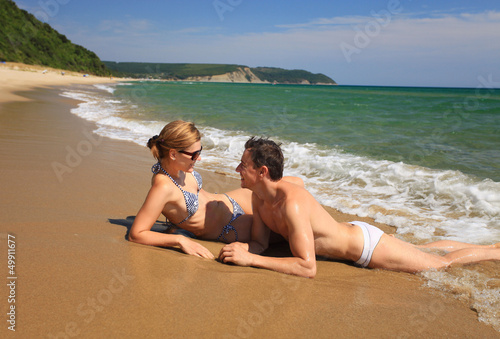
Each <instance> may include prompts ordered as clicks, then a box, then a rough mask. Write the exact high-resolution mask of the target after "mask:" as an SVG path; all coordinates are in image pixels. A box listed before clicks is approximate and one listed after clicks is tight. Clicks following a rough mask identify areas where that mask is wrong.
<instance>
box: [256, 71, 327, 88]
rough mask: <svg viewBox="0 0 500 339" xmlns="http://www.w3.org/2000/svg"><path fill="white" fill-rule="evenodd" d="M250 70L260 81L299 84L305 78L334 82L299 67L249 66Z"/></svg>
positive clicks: (315, 82) (320, 81)
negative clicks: (289, 68)
mask: <svg viewBox="0 0 500 339" xmlns="http://www.w3.org/2000/svg"><path fill="white" fill-rule="evenodd" d="M251 70H252V73H253V74H255V75H256V76H257V77H258V78H259V79H260V80H262V81H269V82H278V83H281V84H285V83H289V84H300V83H301V82H302V81H303V80H307V81H309V82H310V83H311V84H317V83H323V84H335V81H333V80H332V79H331V78H329V77H327V76H326V75H324V74H321V73H317V74H313V73H311V72H308V71H304V70H301V69H294V70H286V69H283V68H274V67H256V68H251Z"/></svg>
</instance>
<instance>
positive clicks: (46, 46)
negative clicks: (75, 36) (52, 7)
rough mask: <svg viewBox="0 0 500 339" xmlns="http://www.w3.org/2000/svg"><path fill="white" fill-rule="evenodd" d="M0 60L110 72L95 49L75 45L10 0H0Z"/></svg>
mask: <svg viewBox="0 0 500 339" xmlns="http://www.w3.org/2000/svg"><path fill="white" fill-rule="evenodd" d="M0 60H1V61H11V62H21V63H25V64H30V65H43V66H49V67H53V68H60V69H66V70H70V71H76V72H85V73H90V74H95V75H109V74H110V72H109V70H108V69H107V68H106V66H105V65H104V63H103V62H102V61H101V60H100V59H99V57H98V56H97V55H96V54H95V53H94V52H91V51H89V50H87V49H86V48H84V47H82V46H79V45H75V44H73V43H72V42H71V41H70V40H68V39H67V38H66V36H64V35H62V34H59V33H58V32H57V31H56V30H54V29H53V28H52V27H50V25H49V24H47V23H43V22H41V21H39V20H38V19H36V18H35V17H34V16H33V15H32V14H29V13H28V12H26V11H25V10H22V9H19V8H18V7H17V6H16V4H15V3H14V2H13V1H11V0H0Z"/></svg>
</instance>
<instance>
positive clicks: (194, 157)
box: [179, 146, 203, 161]
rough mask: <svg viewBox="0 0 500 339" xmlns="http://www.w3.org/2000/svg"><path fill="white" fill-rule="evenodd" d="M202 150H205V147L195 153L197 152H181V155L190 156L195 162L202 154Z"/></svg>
mask: <svg viewBox="0 0 500 339" xmlns="http://www.w3.org/2000/svg"><path fill="white" fill-rule="evenodd" d="M202 149H203V146H202V147H201V148H200V149H199V150H198V151H195V152H186V151H179V153H182V154H186V155H189V156H190V157H191V160H193V161H194V160H196V159H198V157H199V156H200V154H201V150H202Z"/></svg>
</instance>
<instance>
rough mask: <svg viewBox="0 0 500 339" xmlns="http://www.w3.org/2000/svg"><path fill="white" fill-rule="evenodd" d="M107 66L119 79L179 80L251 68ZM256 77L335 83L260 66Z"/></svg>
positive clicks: (320, 76) (111, 63)
mask: <svg viewBox="0 0 500 339" xmlns="http://www.w3.org/2000/svg"><path fill="white" fill-rule="evenodd" d="M104 64H105V65H106V66H107V67H108V68H109V69H110V70H111V71H112V73H113V75H115V76H118V77H131V78H154V79H177V80H184V79H187V78H189V77H199V76H214V75H220V74H226V73H231V72H235V71H237V70H238V69H242V68H249V67H247V66H243V65H231V64H229V65H227V64H176V63H144V62H114V61H104ZM250 70H251V71H252V73H253V74H255V76H257V78H259V79H260V80H262V81H268V82H270V83H273V82H276V83H282V84H300V83H303V82H304V81H308V82H309V83H311V84H317V83H322V84H336V83H335V81H333V80H332V79H331V78H329V77H327V76H326V75H324V74H313V73H311V72H308V71H304V70H286V69H283V68H273V67H257V68H250Z"/></svg>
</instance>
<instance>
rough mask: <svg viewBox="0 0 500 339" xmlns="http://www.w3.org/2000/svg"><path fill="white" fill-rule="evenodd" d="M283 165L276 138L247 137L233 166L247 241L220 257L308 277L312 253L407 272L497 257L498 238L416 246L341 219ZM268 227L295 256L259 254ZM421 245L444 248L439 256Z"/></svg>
mask: <svg viewBox="0 0 500 339" xmlns="http://www.w3.org/2000/svg"><path fill="white" fill-rule="evenodd" d="M283 164H284V159H283V153H282V152H281V149H280V147H279V146H278V145H277V144H276V143H275V142H273V141H271V140H268V139H257V138H251V139H250V140H248V141H247V142H246V144H245V151H244V153H243V156H242V158H241V163H240V164H239V165H238V167H237V168H236V171H237V172H239V173H240V176H241V187H243V188H249V189H250V190H251V191H252V192H253V195H252V205H253V224H252V231H251V241H250V243H241V242H234V243H231V244H228V245H226V246H224V247H223V248H222V249H221V251H220V254H219V259H220V260H221V261H222V262H224V263H234V264H237V265H241V266H254V267H261V268H267V269H270V270H273V271H278V272H283V273H288V274H294V275H298V276H302V277H309V278H312V277H314V276H315V275H316V255H320V256H324V257H328V258H332V259H346V260H350V261H353V262H356V264H358V265H360V266H362V267H369V268H383V269H387V270H394V271H404V272H411V273H413V272H419V271H424V270H428V269H431V268H443V267H447V266H449V265H451V264H455V263H461V264H465V263H472V262H478V261H484V260H500V243H497V244H495V245H471V244H466V243H460V242H456V241H448V240H443V241H436V242H432V243H429V244H426V245H421V246H416V245H412V244H410V243H407V242H404V241H402V240H399V239H397V238H394V237H391V236H389V235H387V234H385V233H384V232H382V231H381V230H380V229H378V228H376V227H374V226H372V225H370V224H367V223H365V222H360V221H354V222H351V223H339V222H337V221H335V219H333V218H332V217H331V215H330V214H329V213H328V212H327V211H326V210H325V209H323V207H322V206H321V205H320V204H319V203H318V202H317V201H316V200H315V199H314V198H313V196H312V195H311V194H310V193H309V192H308V191H307V190H306V189H304V188H302V187H300V186H298V185H295V184H293V183H290V182H286V181H284V180H283V179H282V176H283ZM271 230H272V231H274V232H276V233H279V234H281V235H282V236H283V237H284V238H285V239H287V240H288V242H289V244H290V249H291V251H292V254H293V257H290V258H274V257H266V256H261V255H260V253H262V252H263V251H264V250H265V249H266V248H267V247H268V245H269V235H270V231H271ZM419 248H438V249H441V250H445V251H447V252H448V253H447V254H446V255H444V256H439V255H436V254H431V253H426V252H422V251H420V250H419Z"/></svg>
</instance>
